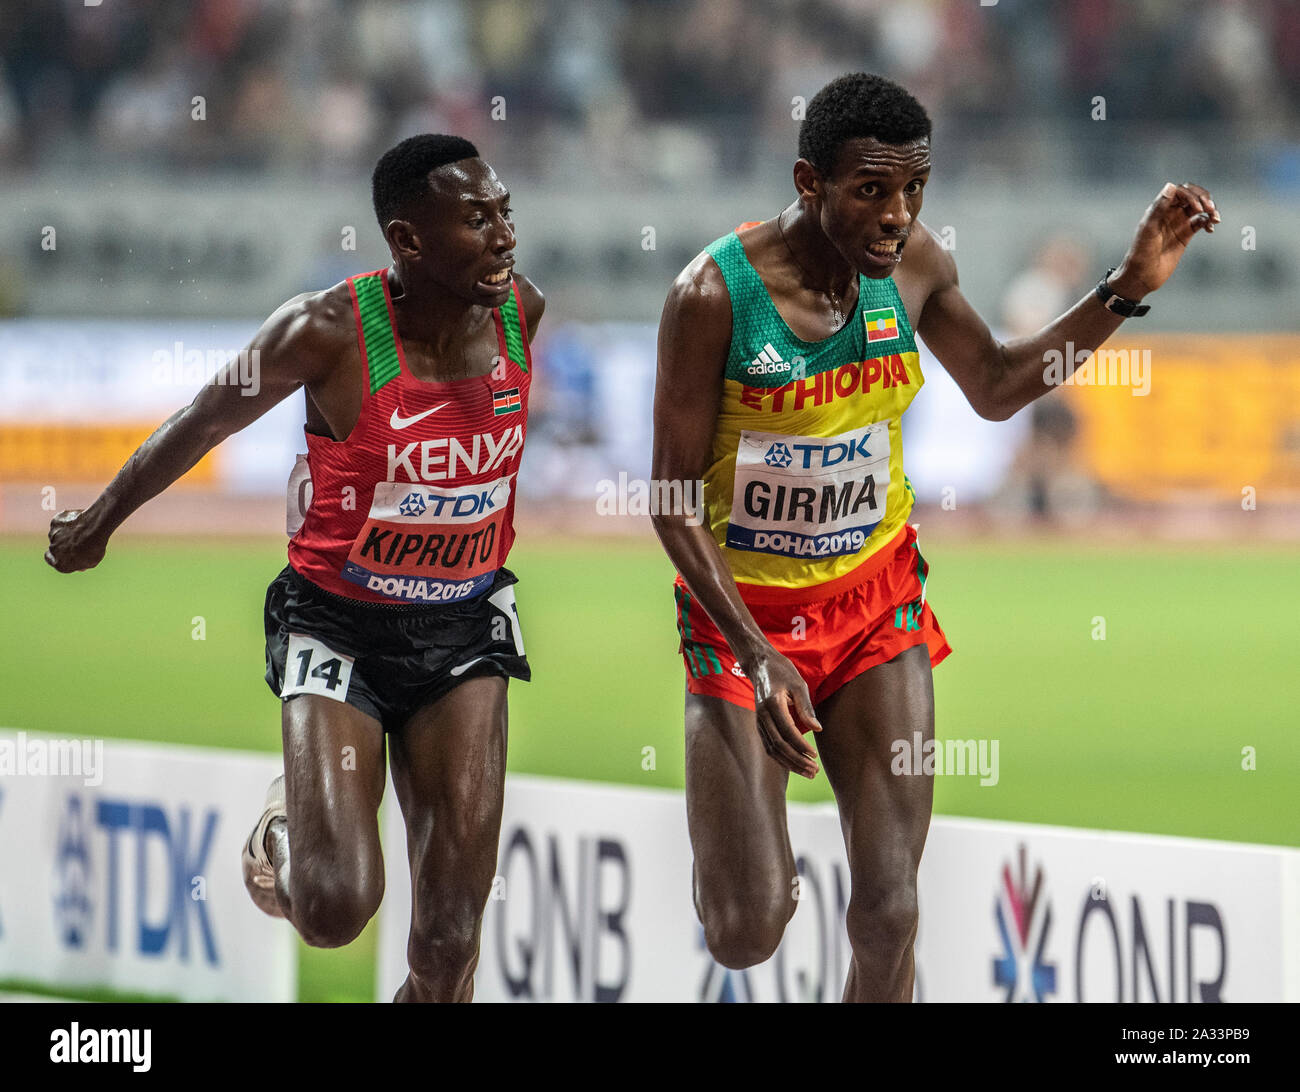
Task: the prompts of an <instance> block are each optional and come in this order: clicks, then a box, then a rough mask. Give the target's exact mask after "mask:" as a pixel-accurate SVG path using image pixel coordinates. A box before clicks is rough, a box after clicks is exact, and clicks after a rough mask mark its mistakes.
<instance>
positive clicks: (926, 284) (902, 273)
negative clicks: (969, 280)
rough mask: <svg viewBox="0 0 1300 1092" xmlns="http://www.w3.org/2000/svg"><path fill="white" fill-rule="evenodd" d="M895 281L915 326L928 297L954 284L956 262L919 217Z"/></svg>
mask: <svg viewBox="0 0 1300 1092" xmlns="http://www.w3.org/2000/svg"><path fill="white" fill-rule="evenodd" d="M894 283H895V284H896V285H897V286H898V293H899V295H900V296H902V298H903V305H904V306H905V307H906V308H907V315H908V319H909V320H910V321H911V323H912V328H913V329H915V328H916V325H917V323H918V322H919V321H920V318H921V312H922V311H924V310H925V305H926V303H927V301H928V300H929V298H930V297H931V296H932V295H933V294H934V293H935V292H938V291H941V290H942V289H944V288H947V287H949V286H950V285H953V284H956V283H957V263H956V262H955V261H953V257H952V254H951V253H949V252H948V251H947V250H945V249H944V246H943V243H942V242H940V240H939V236H938V235H936V234H935V233H934V232H933V231H931V230H930V229H929V228H928V227H926V225H925V224H924V223H922V222H921V221H920V220H918V221H917V222H916V226H915V227H913V229H912V233H911V237H910V238H909V239H908V241H907V246H906V247H905V248H904V249H903V259H902V261H901V262H900V263H899V268H898V272H897V273H895V274H894Z"/></svg>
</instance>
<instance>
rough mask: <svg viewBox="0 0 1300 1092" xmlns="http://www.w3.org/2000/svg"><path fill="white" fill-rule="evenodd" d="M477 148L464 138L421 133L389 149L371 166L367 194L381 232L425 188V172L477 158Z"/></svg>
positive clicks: (425, 189)
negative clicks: (371, 172)
mask: <svg viewBox="0 0 1300 1092" xmlns="http://www.w3.org/2000/svg"><path fill="white" fill-rule="evenodd" d="M477 158H478V149H477V148H475V147H474V145H473V144H471V143H470V142H469V141H468V140H466V139H465V138H464V137H458V136H447V135H446V134H445V133H422V134H420V135H419V136H413V137H407V138H406V139H405V140H404V141H402V142H401V143H400V144H398V145H397V146H396V147H393V148H389V149H388V151H386V152H385V153H384V154H383V155H381V156H380V157H379V162H378V163H376V164H375V173H374V174H373V175H372V176H371V179H370V195H371V199H372V200H373V201H374V205H375V218H376V219H377V220H378V221H379V227H380V230H381V231H382V230H383V229H384V228H386V227H387V226H388V225H389V223H390V222H391V221H393V220H396V219H398V218H399V217H400V216H401V215H402V213H403V212H404V211H405V210H406V209H407V208H408V207H409V206H410V204H411V203H412V202H413V201H414V200H416V199H417V198H419V197H421V196H423V195H424V194H425V193H426V192H427V191H428V188H429V172H430V171H436V170H437V169H438V168H439V167H445V166H446V165H447V164H448V163H455V162H457V161H458V160H461V159H477Z"/></svg>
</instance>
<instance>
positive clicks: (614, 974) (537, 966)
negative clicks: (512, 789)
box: [493, 825, 632, 1001]
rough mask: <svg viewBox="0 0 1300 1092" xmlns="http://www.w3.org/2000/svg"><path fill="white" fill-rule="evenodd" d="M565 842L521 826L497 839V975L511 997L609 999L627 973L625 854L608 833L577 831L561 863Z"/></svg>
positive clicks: (617, 994) (628, 880) (623, 985)
mask: <svg viewBox="0 0 1300 1092" xmlns="http://www.w3.org/2000/svg"><path fill="white" fill-rule="evenodd" d="M567 841H568V840H567V839H562V838H561V837H560V836H559V835H556V834H553V833H547V834H545V835H541V834H538V833H537V832H533V833H531V834H530V832H529V829H528V828H527V827H525V826H522V825H521V826H518V827H516V828H515V829H514V831H513V832H511V834H510V836H509V837H508V838H504V839H502V847H503V848H502V852H501V858H500V860H501V864H500V869H501V875H502V878H503V880H504V884H505V887H504V896H505V897H504V898H503V899H502V901H501V902H499V903H494V904H493V905H494V906H496V907H497V908H498V911H497V917H496V945H495V947H496V958H497V961H498V966H497V968H496V969H497V973H498V974H499V975H500V976H501V982H502V983H503V985H504V986H505V989H506V991H507V993H509V995H510V996H511V997H513V998H516V999H518V1000H526V1001H552V1000H555V999H557V998H563V997H571V998H572V999H573V1000H576V1001H617V1000H619V998H621V997H622V996H623V994H624V993H625V992H626V991H627V988H628V980H629V977H630V975H631V973H632V938H631V936H630V933H629V928H628V924H629V923H628V911H629V909H630V907H631V899H632V871H631V859H630V857H629V856H628V852H627V848H626V847H625V846H624V845H623V843H622V842H620V841H618V840H617V839H615V838H611V837H598V836H586V835H582V836H579V837H578V838H577V839H576V840H575V841H574V842H569V843H568V844H569V845H570V847H571V851H572V855H571V857H570V860H569V863H568V865H567V866H566V864H565V860H564V858H565V856H566V853H565V850H564V845H565V843H566V842H567Z"/></svg>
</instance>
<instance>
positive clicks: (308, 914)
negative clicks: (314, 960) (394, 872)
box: [290, 879, 384, 948]
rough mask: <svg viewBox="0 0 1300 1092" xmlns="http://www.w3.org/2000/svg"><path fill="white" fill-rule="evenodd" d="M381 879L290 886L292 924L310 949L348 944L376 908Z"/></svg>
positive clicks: (331, 881) (377, 907) (381, 891)
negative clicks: (291, 887)
mask: <svg viewBox="0 0 1300 1092" xmlns="http://www.w3.org/2000/svg"><path fill="white" fill-rule="evenodd" d="M383 896H384V885H383V880H382V879H380V880H378V881H372V882H371V883H369V884H367V883H364V882H349V881H346V880H345V881H339V880H337V879H336V880H328V881H325V882H322V883H313V884H304V885H303V886H302V889H301V890H300V889H298V887H297V886H294V887H293V889H292V890H291V893H290V901H291V904H292V907H293V923H294V925H295V926H296V927H297V929H298V932H299V934H300V935H301V936H302V939H303V940H304V941H306V942H307V943H308V944H310V945H311V946H312V947H313V948H341V947H343V945H345V944H351V943H352V941H354V940H356V939H357V937H358V936H359V935H360V934H361V930H362V929H364V928H365V927H366V922H368V921H369V920H370V919H371V918H372V917H373V916H374V914H375V911H376V910H378V909H379V903H380V901H381V900H382V899H383Z"/></svg>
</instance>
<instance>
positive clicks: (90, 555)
mask: <svg viewBox="0 0 1300 1092" xmlns="http://www.w3.org/2000/svg"><path fill="white" fill-rule="evenodd" d="M107 549H108V536H107V535H105V534H103V533H102V532H101V531H100V529H99V527H98V526H96V524H95V522H94V520H93V519H92V518H91V517H90V516H89V515H87V510H86V509H81V508H74V509H71V510H69V511H63V512H60V513H59V514H58V515H57V516H55V517H54V518H53V519H52V520H50V548H49V549H48V550H46V551H45V561H46V564H48V565H51V566H53V567H54V568H55V569H58V571H59V572H61V573H75V572H80V571H81V570H83V569H93V568H94V567H95V566H96V565H98V564H99V563H100V562H101V561H103V560H104V551H105V550H107Z"/></svg>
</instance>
